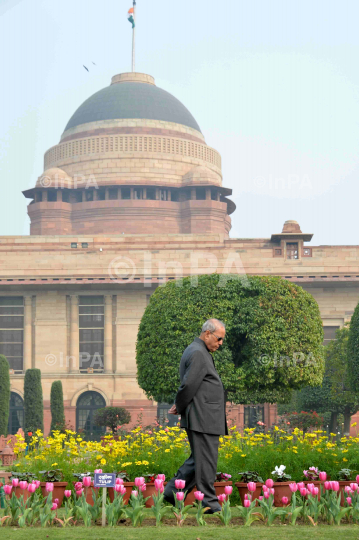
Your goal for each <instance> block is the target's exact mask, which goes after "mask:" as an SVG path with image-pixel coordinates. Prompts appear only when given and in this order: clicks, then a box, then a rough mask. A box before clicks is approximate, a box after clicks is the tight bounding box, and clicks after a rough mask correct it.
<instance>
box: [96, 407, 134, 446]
mask: <svg viewBox="0 0 359 540" xmlns="http://www.w3.org/2000/svg"><path fill="white" fill-rule="evenodd" d="M94 422H95V425H96V426H99V427H103V426H106V427H107V428H110V430H111V432H112V435H113V439H115V440H118V435H117V430H118V429H120V428H121V427H122V426H123V424H128V423H129V422H131V414H130V413H129V411H128V410H127V409H124V408H123V407H103V408H102V409H98V410H97V411H96V414H95V418H94ZM101 440H102V441H105V442H106V435H105V436H104V437H101Z"/></svg>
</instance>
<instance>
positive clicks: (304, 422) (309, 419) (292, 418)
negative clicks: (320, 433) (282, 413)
mask: <svg viewBox="0 0 359 540" xmlns="http://www.w3.org/2000/svg"><path fill="white" fill-rule="evenodd" d="M287 420H288V421H289V422H290V426H291V428H299V429H300V430H302V431H303V432H304V433H306V432H307V431H308V429H309V428H316V429H318V428H320V427H321V426H322V425H323V418H322V417H321V416H319V415H318V413H316V412H305V411H302V412H300V413H296V412H294V413H292V414H290V415H288V416H287Z"/></svg>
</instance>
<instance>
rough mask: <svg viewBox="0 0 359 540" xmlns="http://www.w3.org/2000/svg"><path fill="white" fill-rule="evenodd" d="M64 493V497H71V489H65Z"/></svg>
mask: <svg viewBox="0 0 359 540" xmlns="http://www.w3.org/2000/svg"><path fill="white" fill-rule="evenodd" d="M64 495H65V497H67V498H69V497H71V489H65V491H64Z"/></svg>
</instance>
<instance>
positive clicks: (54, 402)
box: [50, 381, 65, 432]
mask: <svg viewBox="0 0 359 540" xmlns="http://www.w3.org/2000/svg"><path fill="white" fill-rule="evenodd" d="M50 409H51V432H53V431H55V430H56V429H58V430H60V431H64V429H65V411H64V396H63V392H62V382H61V381H54V382H53V383H52V385H51V394H50Z"/></svg>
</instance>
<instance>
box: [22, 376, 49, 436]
mask: <svg viewBox="0 0 359 540" xmlns="http://www.w3.org/2000/svg"><path fill="white" fill-rule="evenodd" d="M24 409H25V419H24V424H25V429H24V431H25V439H26V441H29V436H28V433H29V432H30V433H35V431H36V430H37V429H40V430H41V431H44V404H43V400H42V386H41V371H40V370H39V369H36V368H34V369H27V370H26V372H25V380H24Z"/></svg>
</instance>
